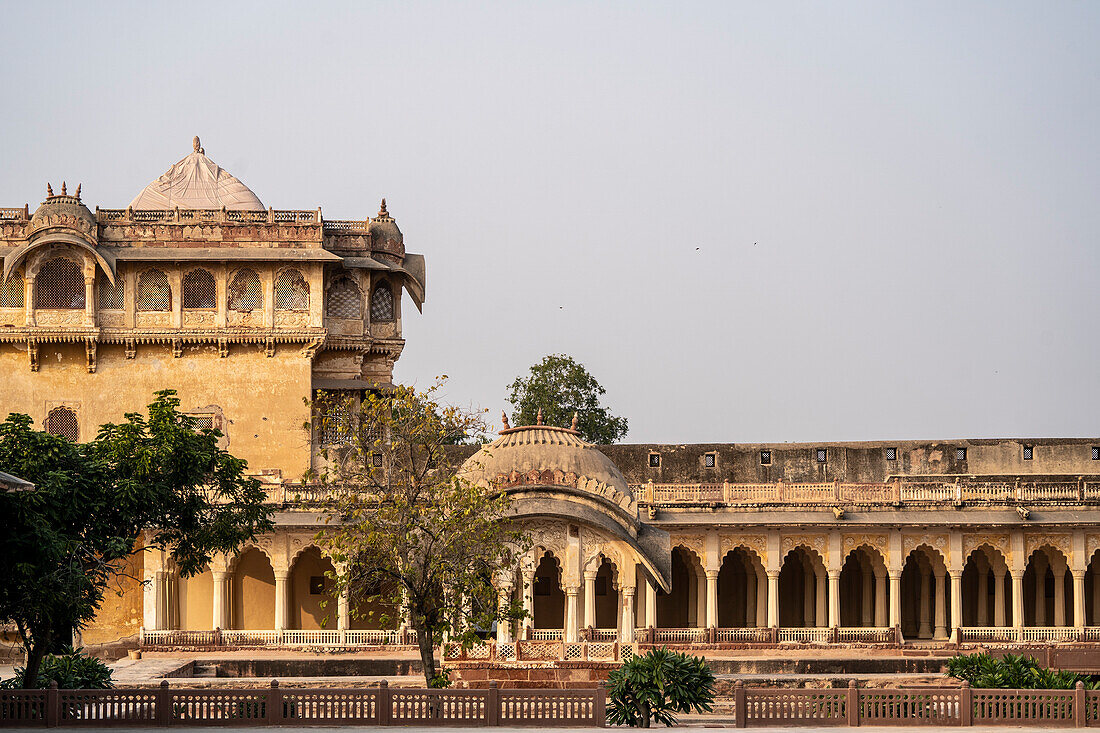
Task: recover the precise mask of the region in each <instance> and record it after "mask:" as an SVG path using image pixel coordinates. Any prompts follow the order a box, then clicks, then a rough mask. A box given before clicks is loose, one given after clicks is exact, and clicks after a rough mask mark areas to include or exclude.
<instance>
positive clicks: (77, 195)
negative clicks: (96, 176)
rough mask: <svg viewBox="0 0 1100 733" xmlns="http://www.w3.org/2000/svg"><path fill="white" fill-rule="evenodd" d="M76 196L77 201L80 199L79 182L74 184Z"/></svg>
mask: <svg viewBox="0 0 1100 733" xmlns="http://www.w3.org/2000/svg"><path fill="white" fill-rule="evenodd" d="M76 198H77V200H78V201H79V200H80V184H79V183H78V184H76Z"/></svg>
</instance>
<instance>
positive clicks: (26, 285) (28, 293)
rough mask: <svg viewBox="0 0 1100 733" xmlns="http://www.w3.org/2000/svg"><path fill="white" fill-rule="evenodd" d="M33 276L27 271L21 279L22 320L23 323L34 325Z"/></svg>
mask: <svg viewBox="0 0 1100 733" xmlns="http://www.w3.org/2000/svg"><path fill="white" fill-rule="evenodd" d="M34 278H35V276H34V275H32V274H31V273H30V272H29V271H28V272H27V274H26V279H25V280H24V281H23V320H24V322H25V325H27V326H33V325H34Z"/></svg>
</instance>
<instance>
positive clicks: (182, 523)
mask: <svg viewBox="0 0 1100 733" xmlns="http://www.w3.org/2000/svg"><path fill="white" fill-rule="evenodd" d="M178 408H179V400H178V399H177V398H176V397H175V392H173V391H172V390H164V391H161V392H157V393H156V399H155V400H154V402H153V403H152V404H151V405H149V416H148V418H146V417H145V416H144V415H141V414H139V413H128V414H127V415H126V416H125V421H124V422H122V423H120V424H117V425H116V424H107V425H103V426H102V427H101V428H100V429H99V433H98V435H97V436H96V438H95V440H93V441H91V442H88V443H82V444H74V443H71V442H69V441H68V440H66V439H64V438H61V437H58V436H55V435H50V434H48V433H44V432H40V431H37V430H34V429H32V428H31V419H30V418H29V417H28V416H27V415H19V414H11V415H9V416H8V418H7V420H5V421H4V422H3V423H0V471H6V472H8V473H12V474H15V475H16V476H19V477H21V478H25V479H27V480H28V481H31V482H33V483H34V484H35V488H34V490H32V491H17V492H8V493H3V494H0V622H7V623H13V624H15V626H16V628H17V630H18V632H19V637H20V640H21V642H22V644H23V647H24V649H25V651H26V654H27V665H26V668H25V671H24V675H23V680H24V686H33V685H34V683H35V681H36V680H38V678H39V674H38V673H39V667H40V665H41V662H42V659H43V657H44V655H45V654H46V653H47V652H51V651H57V650H58V649H59V648H60V647H62V646H64V645H66V644H68V643H69V642H70V641H71V638H66V637H67V636H71V632H72V630H73V629H81V628H83V627H84V626H85V625H86V624H87V623H88V622H89V621H90V620H92V619H93V618H94V617H95V613H96V610H97V609H98V608H99V606H100V604H101V603H102V602H103V597H104V593H105V592H106V590H107V588H108V586H109V584H110V583H111V582H112V581H114V580H117V579H119V578H120V577H122V576H124V575H125V574H126V569H125V568H126V566H125V562H124V561H125V560H126V559H127V558H129V557H130V556H131V555H133V554H134V553H136V552H140V551H142V550H143V549H148V548H162V549H165V550H167V551H168V552H169V553H170V556H171V558H172V559H173V560H174V561H175V563H176V565H177V566H178V568H179V571H180V575H181V576H183V577H188V576H191V575H194V574H196V573H199V572H201V571H202V569H203V568H204V567H205V565H206V564H207V563H208V562H209V561H210V559H211V556H212V555H213V554H214V553H215V552H233V551H235V550H236V549H237V547H239V546H240V544H241V543H242V542H245V541H247V540H251V539H254V538H255V537H256V536H257V535H259V534H262V533H264V532H268V531H270V530H271V529H272V528H273V523H272V521H271V510H270V509H269V508H267V507H265V506H264V505H263V501H264V498H265V495H264V492H263V489H262V488H261V486H260V484H259V482H258V481H256V480H255V479H251V478H248V477H246V476H245V475H244V471H245V469H246V468H247V465H246V464H245V462H244V461H242V460H239V459H237V458H234V457H233V456H231V455H230V454H229V453H227V452H226V451H225V450H223V449H221V448H219V447H218V438H219V437H220V435H221V434H220V433H219V432H218V431H216V430H210V429H205V430H195V429H194V422H193V420H192V419H191V418H189V417H188V416H186V415H183V414H181V413H180V412H179V411H178ZM139 539H143V541H142V542H141V543H140V544H139Z"/></svg>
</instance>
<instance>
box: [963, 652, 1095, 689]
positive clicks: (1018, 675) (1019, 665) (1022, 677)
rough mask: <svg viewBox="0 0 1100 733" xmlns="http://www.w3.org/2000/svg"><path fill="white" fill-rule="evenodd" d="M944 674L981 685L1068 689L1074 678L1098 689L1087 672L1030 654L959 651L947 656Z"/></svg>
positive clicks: (980, 686) (1089, 687)
mask: <svg viewBox="0 0 1100 733" xmlns="http://www.w3.org/2000/svg"><path fill="white" fill-rule="evenodd" d="M947 674H948V676H949V677H954V678H955V679H959V680H965V681H967V682H969V683H970V686H971V687H978V688H983V689H1002V690H1072V689H1073V688H1074V687H1075V686H1076V685H1077V683H1078V682H1082V683H1084V685H1085V687H1086V688H1087V689H1090V690H1096V689H1100V680H1096V679H1094V678H1092V677H1090V676H1089V675H1081V674H1077V673H1075V672H1067V671H1065V670H1054V669H1046V668H1044V667H1042V666H1040V665H1039V663H1038V662H1036V661H1035V660H1034V659H1032V658H1031V657H1026V656H1023V655H1015V654H1005V655H1004V656H1003V657H1001V658H1000V659H997V658H996V657H992V656H990V655H988V654H959V655H956V656H954V657H951V659H949V660H947Z"/></svg>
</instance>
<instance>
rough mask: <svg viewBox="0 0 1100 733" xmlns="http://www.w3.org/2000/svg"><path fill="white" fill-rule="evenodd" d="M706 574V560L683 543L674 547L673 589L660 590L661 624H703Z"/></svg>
mask: <svg viewBox="0 0 1100 733" xmlns="http://www.w3.org/2000/svg"><path fill="white" fill-rule="evenodd" d="M705 588H706V576H705V575H704V573H703V564H702V563H701V562H700V561H699V558H698V557H697V556H696V555H695V553H694V552H692V551H691V550H688V549H686V548H685V547H683V546H682V545H677V546H676V547H674V548H672V589H671V591H670V592H669V593H663V592H658V593H657V626H658V628H662V629H684V628H699V627H701V626H703V624H704V623H705V621H706V607H705V606H704V605H703V603H705V598H704V595H705Z"/></svg>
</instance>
